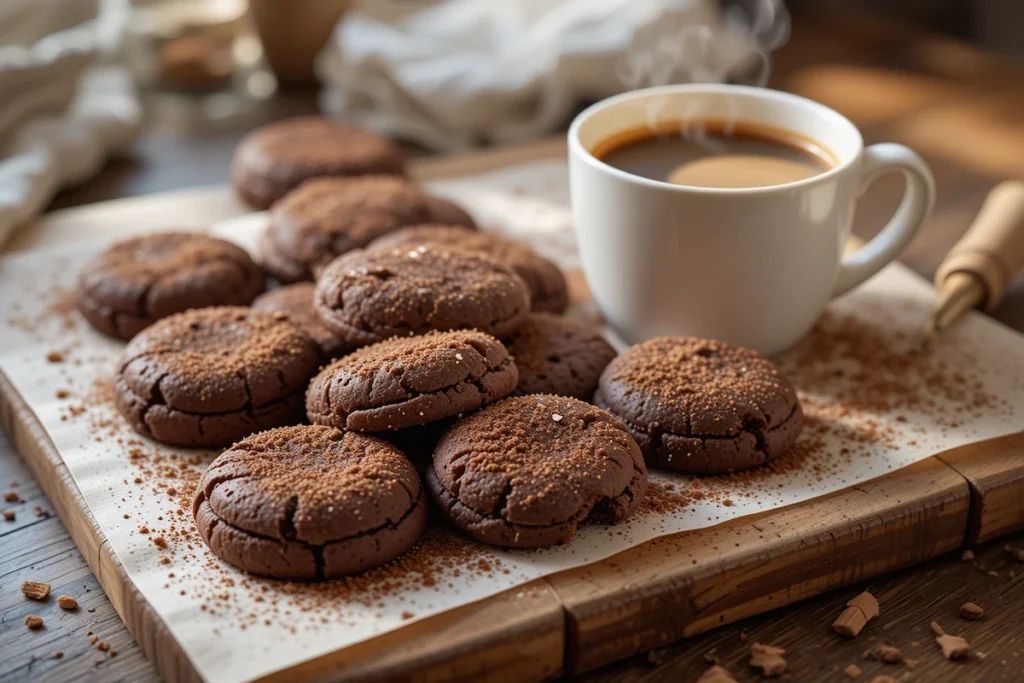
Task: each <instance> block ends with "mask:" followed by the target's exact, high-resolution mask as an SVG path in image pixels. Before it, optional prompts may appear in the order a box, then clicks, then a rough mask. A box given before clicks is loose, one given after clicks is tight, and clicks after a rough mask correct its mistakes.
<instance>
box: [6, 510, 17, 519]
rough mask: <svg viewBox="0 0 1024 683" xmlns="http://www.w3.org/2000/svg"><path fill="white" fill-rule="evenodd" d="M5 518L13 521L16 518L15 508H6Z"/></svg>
mask: <svg viewBox="0 0 1024 683" xmlns="http://www.w3.org/2000/svg"><path fill="white" fill-rule="evenodd" d="M3 514H4V519H6V520H7V521H8V522H13V521H14V519H15V515H14V510H4V512H3Z"/></svg>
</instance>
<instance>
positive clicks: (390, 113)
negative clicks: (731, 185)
mask: <svg viewBox="0 0 1024 683" xmlns="http://www.w3.org/2000/svg"><path fill="white" fill-rule="evenodd" d="M410 5H412V6H413V8H412V9H411V10H410V9H407V8H409V7H410ZM424 6H425V8H424ZM716 8H717V3H716V2H714V1H713V0H503V1H501V2H487V1H485V0H445V1H444V2H439V3H424V2H419V3H409V2H408V1H407V0H404V1H402V2H397V1H396V0H367V1H365V2H363V3H361V4H357V5H356V7H355V8H353V9H352V10H351V11H350V12H349V13H348V14H347V15H346V16H345V17H344V18H343V19H342V20H341V22H339V24H338V26H337V28H336V29H335V31H334V35H333V36H332V39H331V40H329V41H328V44H327V46H326V47H325V49H324V51H323V52H322V53H321V55H320V57H319V59H318V62H317V71H318V75H319V76H320V79H321V81H322V82H323V83H324V84H325V86H326V87H325V88H324V91H323V93H322V95H321V107H322V108H323V109H324V111H325V112H327V113H329V114H332V115H336V116H341V117H344V118H346V119H350V120H354V121H356V122H360V123H362V124H364V125H368V126H370V127H373V128H376V129H379V130H382V131H384V132H386V133H389V134H392V135H398V136H402V137H406V138H411V139H413V140H416V141H418V142H420V143H422V144H424V145H426V146H428V147H433V148H435V149H442V150H454V149H459V148H465V147H470V146H472V145H475V144H479V143H481V142H491V143H506V142H514V141H519V140H524V139H528V138H533V137H537V136H539V135H542V134H544V133H547V132H550V131H553V130H555V129H557V128H558V127H559V126H561V125H563V124H564V123H565V122H566V119H567V118H568V116H569V115H570V114H571V113H572V111H573V108H574V107H575V106H577V105H578V103H579V102H581V101H586V100H596V99H600V98H603V97H607V96H609V95H612V94H615V93H617V92H621V91H623V90H627V89H633V88H637V87H642V86H647V85H662V84H665V83H676V82H693V81H702V82H709V81H721V80H724V79H725V78H726V77H727V76H729V75H730V74H732V73H734V72H735V71H737V70H739V69H749V68H750V66H751V64H752V62H756V61H757V60H760V62H761V63H760V64H757V63H755V64H754V66H755V67H756V69H755V70H758V71H761V72H764V71H765V69H764V68H762V67H763V66H765V65H766V56H767V52H768V51H769V50H770V49H771V48H773V47H775V46H776V45H778V44H779V43H780V42H781V41H782V40H784V39H785V35H786V32H787V30H788V17H787V15H786V14H785V11H784V9H783V8H782V6H781V0H749V2H748V3H747V5H746V6H744V7H742V8H741V11H740V12H738V13H733V14H728V15H725V16H722V15H720V14H719V13H718V12H717V10H716ZM755 80H760V77H759V76H755Z"/></svg>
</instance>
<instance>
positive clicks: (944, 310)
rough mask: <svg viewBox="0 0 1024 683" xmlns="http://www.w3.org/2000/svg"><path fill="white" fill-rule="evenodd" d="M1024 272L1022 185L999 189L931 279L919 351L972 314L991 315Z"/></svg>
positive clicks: (1004, 184) (1016, 183) (1007, 184)
mask: <svg viewBox="0 0 1024 683" xmlns="http://www.w3.org/2000/svg"><path fill="white" fill-rule="evenodd" d="M1022 266H1024V182H1021V181H1019V180H1007V181H1004V182H1001V183H999V184H998V185H996V186H995V187H994V188H992V191H991V192H989V193H988V197H986V198H985V203H984V205H982V207H981V212H980V213H978V217H977V218H975V219H974V223H972V224H971V227H970V228H968V230H967V233H966V234H964V236H963V237H962V238H960V241H959V242H957V243H956V244H955V245H954V246H953V248H952V249H951V250H950V251H949V254H947V255H946V258H945V259H944V260H943V261H942V263H941V264H940V265H939V269H938V271H936V273H935V288H936V289H937V290H938V291H939V298H938V301H937V302H936V305H935V310H934V311H933V312H932V316H931V318H929V319H928V321H927V322H926V323H925V324H924V326H923V327H921V330H920V332H919V341H920V347H921V348H923V347H925V346H926V345H927V344H928V343H929V342H931V341H932V339H934V338H935V336H936V335H937V334H938V333H939V332H941V331H942V330H944V329H946V328H947V327H949V326H950V325H952V324H953V323H954V322H956V321H957V320H959V319H960V318H962V317H963V316H964V315H965V314H966V313H967V312H968V311H969V310H971V309H972V308H978V307H981V308H984V309H985V310H992V309H993V308H995V306H996V304H998V303H999V301H1000V300H1002V298H1003V294H1004V293H1005V292H1006V288H1007V286H1009V284H1010V282H1011V281H1012V280H1013V276H1014V275H1016V273H1017V271H1018V270H1020V269H1021V267H1022Z"/></svg>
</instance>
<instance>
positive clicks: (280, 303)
mask: <svg viewBox="0 0 1024 683" xmlns="http://www.w3.org/2000/svg"><path fill="white" fill-rule="evenodd" d="M314 289H315V286H314V285H313V283H312V282H298V283H296V284H294V285H287V286H285V287H281V288H279V289H275V290H272V291H269V292H266V293H265V294H261V295H259V296H258V297H256V300H255V301H253V302H252V307H253V308H255V309H256V310H257V311H268V312H270V313H284V314H285V315H287V316H288V319H289V320H291V321H292V322H293V323H295V324H296V325H298V326H299V327H301V328H302V330H303V331H304V332H305V333H306V334H308V335H309V336H310V337H312V338H313V341H315V342H316V343H317V346H319V347H320V355H321V357H322V358H323V359H324V360H330V359H332V358H337V357H339V356H343V355H345V354H346V353H348V352H349V351H351V350H352V347H350V346H349V345H348V344H346V343H345V342H343V341H342V340H341V338H340V337H338V335H336V334H334V333H333V332H331V331H330V330H329V329H328V328H327V326H326V325H324V324H323V323H322V322H320V318H318V317H316V314H315V313H314V312H313V291H314Z"/></svg>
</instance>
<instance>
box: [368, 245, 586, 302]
mask: <svg viewBox="0 0 1024 683" xmlns="http://www.w3.org/2000/svg"><path fill="white" fill-rule="evenodd" d="M421 244H432V245H435V246H441V247H444V248H448V249H466V250H468V251H473V252H477V253H480V254H484V255H485V256H489V257H491V258H492V259H494V260H495V261H497V262H498V263H503V264H505V265H506V266H508V267H509V268H511V269H512V270H513V271H515V273H516V275H518V276H519V277H521V278H523V282H525V283H526V286H527V287H528V288H529V289H530V308H531V309H532V310H534V311H545V312H547V313H563V312H565V309H566V307H567V306H568V305H569V286H568V284H567V283H566V280H565V275H564V274H563V273H562V271H561V269H560V268H559V267H558V266H557V265H555V263H553V262H552V261H549V260H548V259H546V258H544V257H543V256H541V255H540V254H538V253H537V252H536V251H534V250H533V249H532V248H530V246H529V245H526V244H522V243H520V242H514V241H512V240H508V239H505V238H504V237H500V236H498V235H494V234H491V233H486V232H478V231H476V230H470V229H468V228H465V227H461V226H460V225H413V226H409V227H407V228H401V229H400V230H395V231H394V232H391V233H388V234H387V235H384V236H383V237H380V238H378V239H376V240H374V241H373V242H371V243H370V247H371V248H392V247H398V248H405V249H408V248H411V247H416V246H418V245H421Z"/></svg>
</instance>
